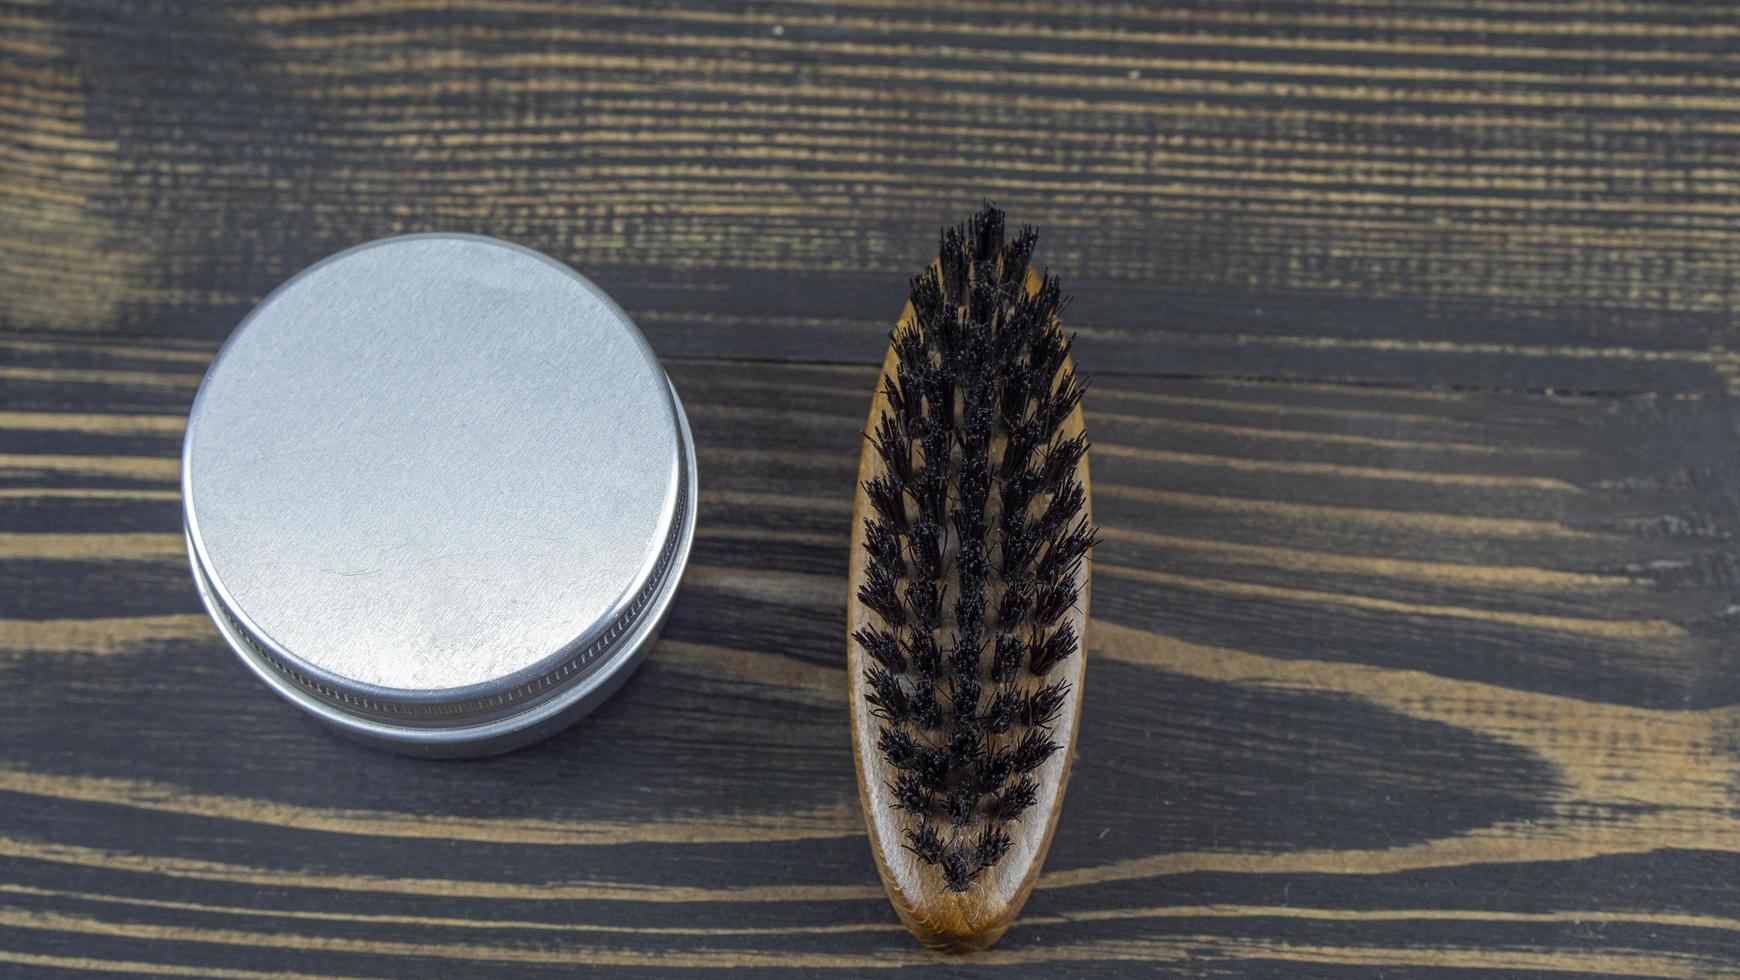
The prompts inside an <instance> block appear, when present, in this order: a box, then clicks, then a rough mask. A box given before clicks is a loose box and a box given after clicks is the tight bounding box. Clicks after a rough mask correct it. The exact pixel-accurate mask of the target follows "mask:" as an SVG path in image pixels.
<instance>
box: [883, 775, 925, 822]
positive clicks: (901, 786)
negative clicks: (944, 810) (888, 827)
mask: <svg viewBox="0 0 1740 980" xmlns="http://www.w3.org/2000/svg"><path fill="white" fill-rule="evenodd" d="M889 788H890V789H892V790H893V791H894V806H895V807H896V808H897V809H901V810H905V811H906V812H907V813H910V814H912V815H913V816H915V817H917V818H919V819H920V820H923V819H924V818H926V817H928V816H930V814H931V810H932V809H933V808H934V800H933V798H932V797H931V794H930V790H928V789H925V787H924V780H923V779H921V778H920V777H919V775H918V774H917V773H911V772H904V773H901V774H900V778H898V779H896V780H895V781H894V782H893V783H892V784H890V787H889Z"/></svg>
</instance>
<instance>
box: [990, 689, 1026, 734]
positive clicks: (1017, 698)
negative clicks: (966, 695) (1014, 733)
mask: <svg viewBox="0 0 1740 980" xmlns="http://www.w3.org/2000/svg"><path fill="white" fill-rule="evenodd" d="M1026 704H1027V698H1026V697H1025V696H1024V695H1022V693H1021V692H1020V691H1018V690H1016V689H1015V688H1012V687H1005V688H1001V689H999V690H998V691H997V693H996V694H994V695H992V696H991V703H990V704H989V705H988V706H987V707H986V708H985V713H984V715H983V716H981V717H980V719H979V724H980V725H982V726H984V729H985V731H987V732H990V733H991V734H993V735H1001V734H1003V733H1004V732H1006V731H1008V730H1009V729H1010V728H1011V727H1012V726H1013V725H1014V724H1015V722H1017V721H1019V720H1020V718H1021V712H1022V709H1023V708H1024V706H1025V705H1026Z"/></svg>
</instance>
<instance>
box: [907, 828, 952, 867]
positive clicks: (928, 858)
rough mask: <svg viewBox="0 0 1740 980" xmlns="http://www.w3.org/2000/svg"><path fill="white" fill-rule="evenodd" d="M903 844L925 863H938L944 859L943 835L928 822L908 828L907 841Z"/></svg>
mask: <svg viewBox="0 0 1740 980" xmlns="http://www.w3.org/2000/svg"><path fill="white" fill-rule="evenodd" d="M901 846H902V847H905V848H906V849H907V850H909V851H911V852H912V853H913V856H914V857H917V858H918V859H919V860H920V861H922V862H924V863H925V864H936V863H937V862H938V861H941V860H942V856H943V839H942V835H941V834H938V833H937V832H936V828H935V827H933V826H931V825H930V824H928V823H921V824H919V825H918V826H917V827H908V828H906V843H905V844H903V845H901Z"/></svg>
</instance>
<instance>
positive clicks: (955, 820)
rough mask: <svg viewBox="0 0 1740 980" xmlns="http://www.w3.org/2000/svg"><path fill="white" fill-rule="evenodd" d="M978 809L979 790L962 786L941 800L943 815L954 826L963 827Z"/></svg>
mask: <svg viewBox="0 0 1740 980" xmlns="http://www.w3.org/2000/svg"><path fill="white" fill-rule="evenodd" d="M978 809H979V791H978V790H977V789H974V788H973V787H970V786H963V787H961V788H960V789H957V790H955V791H954V792H953V793H950V794H949V795H948V797H947V798H945V799H944V800H943V815H944V816H946V817H948V818H949V823H951V824H953V825H955V826H956V827H964V826H966V824H967V821H969V820H971V819H973V816H974V814H975V813H976V812H977V811H978Z"/></svg>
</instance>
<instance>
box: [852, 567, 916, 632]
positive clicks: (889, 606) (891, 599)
mask: <svg viewBox="0 0 1740 980" xmlns="http://www.w3.org/2000/svg"><path fill="white" fill-rule="evenodd" d="M858 601H860V602H862V603H864V605H866V606H869V607H870V608H871V609H873V610H875V612H876V614H877V615H878V616H881V617H882V618H883V619H884V620H886V621H887V622H888V625H890V626H900V625H902V624H904V623H905V622H906V607H905V606H903V605H901V603H900V592H899V589H898V587H897V586H896V584H895V579H894V573H893V572H891V571H889V570H888V569H887V568H886V567H884V566H882V565H875V564H872V565H870V566H868V567H867V568H866V569H865V572H864V584H863V585H861V586H859V587H858Z"/></svg>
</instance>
